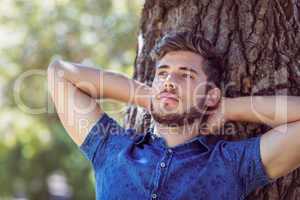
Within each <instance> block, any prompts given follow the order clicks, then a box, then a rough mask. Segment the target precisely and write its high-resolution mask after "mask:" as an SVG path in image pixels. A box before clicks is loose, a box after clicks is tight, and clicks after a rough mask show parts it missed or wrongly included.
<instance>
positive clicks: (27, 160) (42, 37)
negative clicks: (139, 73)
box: [0, 0, 142, 200]
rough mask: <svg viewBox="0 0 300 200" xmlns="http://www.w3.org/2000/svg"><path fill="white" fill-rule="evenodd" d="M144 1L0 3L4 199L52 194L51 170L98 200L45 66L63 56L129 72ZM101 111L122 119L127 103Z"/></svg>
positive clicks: (80, 194) (78, 195)
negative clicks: (49, 87)
mask: <svg viewBox="0 0 300 200" xmlns="http://www.w3.org/2000/svg"><path fill="white" fill-rule="evenodd" d="M141 6H142V2H141V1H140V0H130V1H129V0H127V1H126V0H122V1H120V0H114V1H112V0H101V1H99V0H74V1H71V0H45V1H40V0H31V1H25V0H2V1H0V11H1V12H0V95H1V96H0V107H1V109H0V122H1V123H0V130H1V131H0V137H1V140H0V183H1V187H0V199H11V198H13V197H14V196H16V195H21V196H26V197H27V198H28V199H33V200H35V199H39V200H40V199H48V198H49V194H48V186H47V185H48V184H47V180H48V178H49V176H51V175H52V174H53V173H59V174H62V175H63V176H65V177H66V180H67V182H68V184H69V186H70V189H71V192H72V194H73V197H72V199H94V186H93V185H94V182H93V181H94V179H93V173H92V171H91V166H90V164H89V163H88V162H87V161H86V160H85V158H84V157H83V155H82V154H81V152H80V151H79V148H78V147H77V146H76V145H75V143H73V142H72V141H71V139H70V138H69V136H68V135H67V134H66V132H65V130H64V128H63V127H62V125H61V123H60V121H59V119H58V117H57V115H56V113H55V110H53V105H52V102H51V101H50V99H49V97H48V93H47V85H46V69H47V67H48V64H49V63H50V61H51V59H53V58H54V57H61V58H62V59H64V60H68V61H72V62H85V63H87V64H91V65H95V66H99V67H101V68H105V69H108V70H113V71H119V72H122V73H126V74H127V75H128V76H131V75H132V69H133V67H132V66H133V60H134V56H135V48H136V44H137V42H136V38H137V30H138V20H139V13H140V12H141ZM103 108H104V110H106V111H107V112H108V113H111V115H112V116H113V117H115V118H116V119H117V120H118V121H119V122H121V117H122V115H123V110H124V109H123V108H124V104H120V103H117V102H103ZM113 108H114V110H113ZM115 108H118V111H117V112H116V110H115Z"/></svg>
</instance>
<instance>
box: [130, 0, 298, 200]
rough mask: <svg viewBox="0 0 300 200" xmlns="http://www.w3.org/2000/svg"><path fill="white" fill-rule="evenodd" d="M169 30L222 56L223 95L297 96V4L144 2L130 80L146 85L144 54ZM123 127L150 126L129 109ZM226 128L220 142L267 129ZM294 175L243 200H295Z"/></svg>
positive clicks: (268, 0)
mask: <svg viewBox="0 0 300 200" xmlns="http://www.w3.org/2000/svg"><path fill="white" fill-rule="evenodd" d="M173 30H176V31H185V30H190V31H194V32H196V33H198V34H202V35H203V36H204V37H205V38H206V39H208V40H209V41H210V42H211V43H212V44H213V45H214V46H215V47H216V49H217V51H219V53H221V54H223V55H224V59H225V69H226V72H225V75H224V79H223V85H224V87H223V88H222V90H223V94H224V95H225V96H229V97H237V96H249V95H279V94H288V95H299V94H300V91H299V87H297V86H299V85H300V67H299V66H300V48H299V46H300V1H299V0H247V1H244V0H146V1H145V5H144V9H143V11H142V18H141V23H140V33H139V37H138V43H139V44H138V49H137V57H136V60H135V71H134V77H133V78H134V79H136V80H139V81H141V82H145V83H147V84H149V85H151V82H152V80H153V77H154V73H155V69H154V65H153V61H151V59H150V56H149V52H150V51H151V49H152V48H153V46H154V45H155V43H156V42H157V41H158V40H159V39H160V38H161V37H162V36H163V35H164V34H166V33H167V32H169V31H173ZM125 124H128V125H127V127H134V128H136V129H137V130H138V131H141V132H144V131H145V129H146V128H148V127H149V125H151V124H153V123H151V117H150V115H149V113H147V112H145V111H144V110H143V109H138V108H136V107H129V108H128V113H127V116H126V119H125ZM231 124H234V127H235V128H234V129H233V130H234V131H233V132H232V133H234V134H232V136H225V139H229V140H232V139H241V138H246V137H252V136H256V135H258V134H262V133H264V132H266V131H267V130H268V129H269V127H267V126H264V125H258V124H250V123H237V122H232V123H231ZM225 127H227V126H225ZM225 133H226V131H225ZM283 148H284V147H283ZM299 172H300V171H299V170H295V171H294V172H292V173H290V174H289V175H288V176H286V177H284V178H280V179H278V180H277V181H276V182H275V183H273V184H270V185H268V186H266V187H264V188H262V189H259V190H257V191H255V192H253V193H252V194H251V195H250V196H249V197H248V199H300V175H299Z"/></svg>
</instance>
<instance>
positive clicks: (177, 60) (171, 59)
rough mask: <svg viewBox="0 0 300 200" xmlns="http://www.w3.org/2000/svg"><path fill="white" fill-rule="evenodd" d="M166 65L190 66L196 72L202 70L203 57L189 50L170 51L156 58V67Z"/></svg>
mask: <svg viewBox="0 0 300 200" xmlns="http://www.w3.org/2000/svg"><path fill="white" fill-rule="evenodd" d="M162 65H168V66H170V67H182V66H185V67H190V68H193V69H195V70H196V71H198V72H201V71H202V65H203V58H202V57H201V56H200V55H198V54H196V53H193V52H190V51H172V52H169V53H167V54H166V55H165V56H164V57H162V59H160V60H158V62H157V64H156V67H159V66H162Z"/></svg>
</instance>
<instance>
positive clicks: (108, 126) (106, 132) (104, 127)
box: [80, 112, 124, 162]
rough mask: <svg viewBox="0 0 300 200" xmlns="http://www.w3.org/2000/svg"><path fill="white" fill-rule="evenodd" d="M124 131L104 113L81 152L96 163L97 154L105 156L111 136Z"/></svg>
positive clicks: (85, 141) (89, 134) (92, 129)
mask: <svg viewBox="0 0 300 200" xmlns="http://www.w3.org/2000/svg"><path fill="white" fill-rule="evenodd" d="M123 131H124V128H122V127H121V126H120V125H119V124H118V122H117V121H116V120H114V119H113V118H111V117H109V116H108V115H107V114H106V113H105V112H104V113H103V115H102V116H101V117H100V118H99V119H98V120H97V121H96V122H95V124H94V125H93V126H92V128H91V129H90V131H89V133H88V134H87V136H86V138H85V140H84V142H83V143H82V144H81V145H80V150H81V152H82V153H83V154H84V156H85V157H86V158H87V159H88V160H90V161H91V162H94V159H95V155H96V153H103V154H104V151H105V146H106V145H107V142H108V140H109V139H110V138H111V135H113V134H118V133H120V132H123Z"/></svg>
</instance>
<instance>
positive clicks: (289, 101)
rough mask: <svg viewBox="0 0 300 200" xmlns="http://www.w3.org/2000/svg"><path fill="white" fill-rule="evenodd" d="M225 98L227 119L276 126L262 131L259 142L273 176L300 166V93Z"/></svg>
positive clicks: (264, 161) (267, 169) (266, 167)
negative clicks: (295, 94)
mask: <svg viewBox="0 0 300 200" xmlns="http://www.w3.org/2000/svg"><path fill="white" fill-rule="evenodd" d="M225 101H227V102H226V103H224V105H225V106H226V108H225V109H226V110H227V111H226V112H225V113H226V114H225V116H226V115H227V116H226V118H227V119H230V120H237V121H249V122H260V123H266V124H268V125H271V126H273V127H275V128H273V129H271V130H270V131H268V132H267V133H265V134H263V135H262V136H261V142H260V152H261V158H262V162H263V164H264V166H265V169H266V172H267V174H268V176H269V177H270V178H273V179H276V178H278V177H281V176H284V175H287V174H288V173H289V172H291V171H292V170H294V169H296V168H298V167H300V97H295V96H266V97H240V98H234V99H226V100H225Z"/></svg>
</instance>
